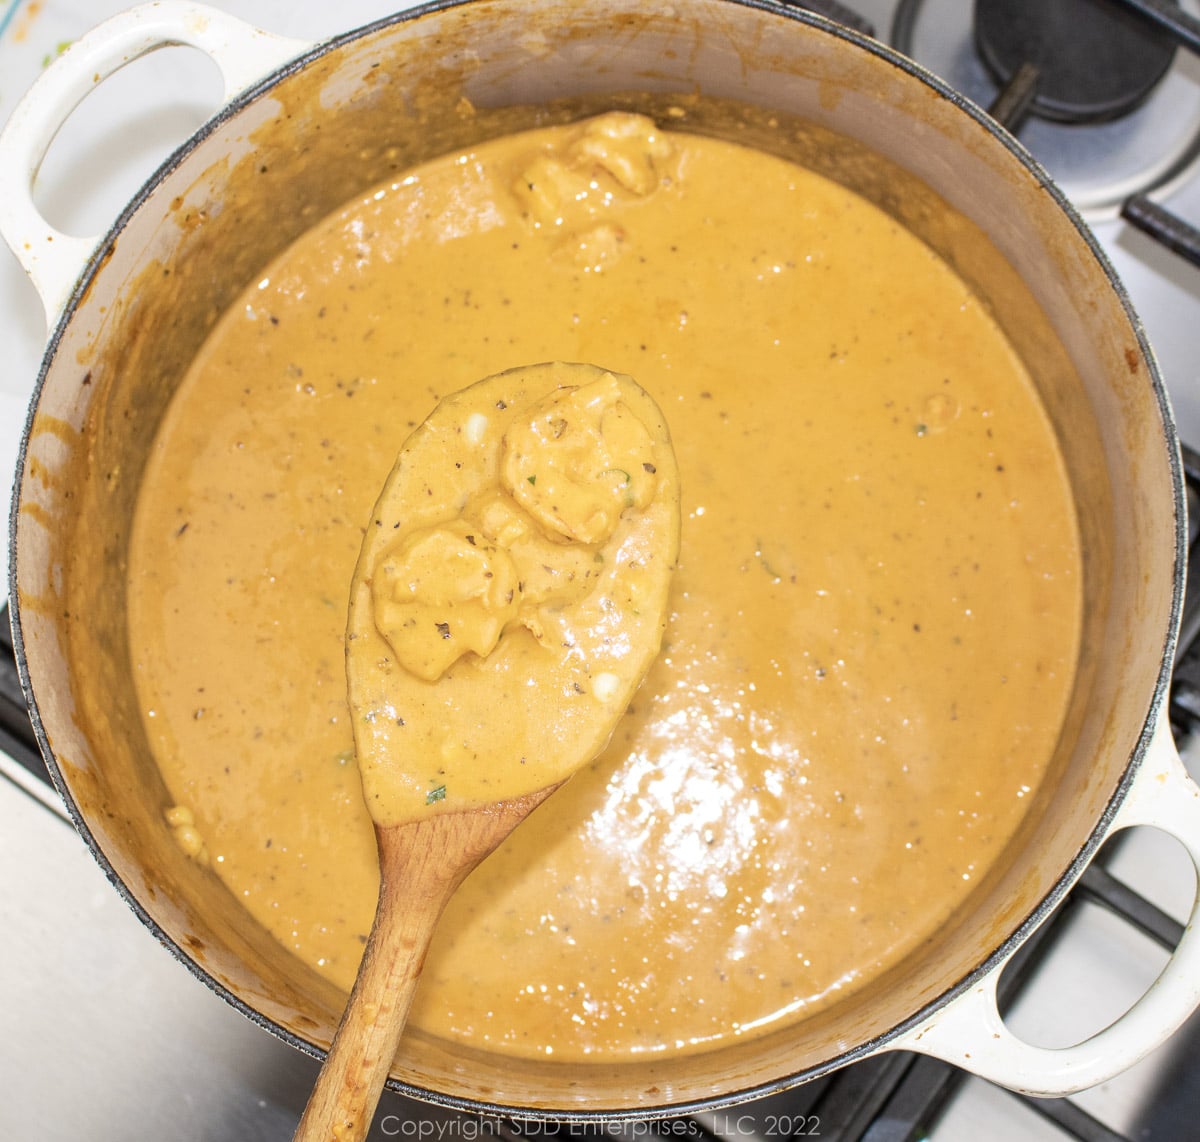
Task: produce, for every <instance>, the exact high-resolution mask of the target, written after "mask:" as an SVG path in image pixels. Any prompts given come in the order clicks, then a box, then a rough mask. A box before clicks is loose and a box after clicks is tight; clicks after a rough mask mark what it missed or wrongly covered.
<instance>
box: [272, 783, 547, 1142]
mask: <svg viewBox="0 0 1200 1142" xmlns="http://www.w3.org/2000/svg"><path fill="white" fill-rule="evenodd" d="M557 788H558V786H557V785H552V786H549V787H548V788H546V789H539V790H538V791H537V792H535V793H530V794H527V795H526V796H524V797H518V798H514V799H513V800H511V801H497V802H495V803H494V804H492V805H488V806H485V807H484V808H482V809H478V810H475V811H471V812H463V813H447V814H438V815H436V816H433V817H429V818H426V819H424V820H420V821H415V822H410V823H407V824H403V825H395V826H390V827H384V826H379V825H376V827H375V839H376V841H377V843H378V845H379V873H380V880H379V903H378V905H377V907H376V909H375V923H374V924H373V926H372V928H371V936H370V939H369V940H368V941H367V946H366V949H365V950H364V952H363V959H362V964H361V965H360V966H359V969H358V978H357V979H356V980H355V981H354V990H353V991H352V992H351V993H350V1001H349V1003H347V1005H346V1010H345V1012H344V1014H343V1015H342V1022H341V1024H340V1025H339V1026H338V1029H337V1034H336V1035H334V1037H333V1043H332V1045H331V1046H330V1048H329V1054H328V1056H327V1057H326V1059H325V1065H324V1066H323V1067H322V1068H321V1073H320V1074H319V1075H318V1076H317V1081H316V1085H315V1086H314V1087H313V1092H312V1094H311V1096H310V1097H309V1100H308V1106H307V1107H305V1110H304V1114H303V1116H302V1117H301V1119H300V1124H299V1126H297V1128H296V1133H295V1134H294V1135H293V1142H362V1139H363V1138H365V1137H366V1135H367V1130H368V1128H369V1127H370V1125H371V1119H372V1118H373V1117H374V1115H375V1106H376V1104H377V1103H378V1101H379V1096H380V1094H381V1093H382V1092H383V1084H384V1083H385V1082H387V1077H388V1071H389V1070H390V1069H391V1065H392V1060H393V1059H394V1058H395V1056H396V1048H397V1047H398V1046H399V1045H400V1037H401V1035H403V1033H404V1024H405V1021H406V1020H407V1018H408V1009H409V1007H410V1006H411V1005H412V999H413V992H414V991H416V988H417V983H418V981H419V980H420V978H421V968H422V967H423V966H424V964H425V953H426V952H427V951H428V950H429V944H430V941H431V940H432V938H433V930H434V927H435V925H436V924H437V922H438V919H439V918H440V917H441V914H442V910H443V909H444V908H445V907H446V904H447V903H448V902H449V900H450V897H451V896H453V895H454V892H455V890H456V889H457V888H458V886H459V885H460V884H461V883H462V882H463V880H464V879H465V878H466V876H467V874H468V873H469V872H470V871H471V870H472V869H473V868H474V867H475V866H476V865H477V864H478V863H479V862H480V861H481V860H483V858H484V857H485V856H487V855H488V853H490V852H491V851H492V850H493V849H494V848H495V847H496V846H497V845H498V844H499V843H500V842H501V841H502V840H504V838H505V837H506V836H508V834H509V833H511V832H512V830H513V829H514V828H516V826H517V825H518V824H520V822H521V821H522V820H523V819H524V818H525V817H526V816H527V815H528V814H529V813H530V812H532V810H533V809H534V808H536V807H537V806H538V805H540V804H541V803H542V801H544V800H545V799H546V798H547V797H548V796H549V795H550V794H551V793H552V792H554V790H555V789H557Z"/></svg>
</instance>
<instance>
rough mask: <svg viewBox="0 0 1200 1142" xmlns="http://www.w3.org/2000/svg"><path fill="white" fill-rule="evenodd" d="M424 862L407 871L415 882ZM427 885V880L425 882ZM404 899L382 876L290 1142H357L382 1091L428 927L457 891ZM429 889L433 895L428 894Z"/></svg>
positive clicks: (422, 892)
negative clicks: (370, 921)
mask: <svg viewBox="0 0 1200 1142" xmlns="http://www.w3.org/2000/svg"><path fill="white" fill-rule="evenodd" d="M429 867H430V866H429V865H426V864H417V865H416V866H415V867H414V868H413V869H412V870H411V871H412V872H413V873H416V874H417V878H418V879H419V876H420V872H421V870H422V869H427V868H429ZM430 879H432V878H430ZM404 887H405V892H404V893H403V894H400V893H397V892H395V891H393V890H391V887H390V885H389V883H388V878H387V877H386V875H385V879H384V883H383V885H381V888H380V893H379V906H378V908H377V910H376V913H375V923H374V925H373V927H372V929H371V937H370V939H369V940H368V942H367V946H366V949H365V951H364V953H363V960H362V965H361V966H360V968H359V972H358V978H357V979H356V980H355V984H354V990H353V992H352V993H351V996H350V1002H349V1003H348V1004H347V1007H346V1011H345V1014H344V1015H343V1017H342V1022H341V1024H340V1026H339V1027H338V1030H337V1034H336V1035H335V1036H334V1040H333V1044H332V1046H331V1047H330V1048H329V1055H328V1057H327V1058H326V1061H325V1065H324V1066H323V1067H322V1068H321V1073H320V1074H319V1075H318V1077H317V1082H316V1085H315V1086H314V1087H313V1091H312V1094H311V1095H310V1097H309V1101H308V1106H307V1107H306V1108H305V1111H304V1114H303V1116H302V1117H301V1119H300V1124H299V1126H298V1127H297V1128H296V1133H295V1136H294V1140H295V1142H332V1140H333V1139H336V1140H337V1142H360V1140H361V1139H363V1138H365V1137H366V1135H367V1130H368V1129H369V1127H370V1125H371V1119H372V1117H373V1116H374V1113H375V1106H376V1104H377V1103H378V1101H379V1096H380V1095H381V1094H382V1092H383V1085H384V1083H385V1082H386V1081H387V1077H388V1072H389V1070H390V1069H391V1065H392V1060H393V1059H394V1058H395V1056H396V1048H397V1047H398V1046H399V1044H400V1038H401V1036H402V1035H403V1033H404V1025H405V1022H406V1020H407V1018H408V1009H409V1007H410V1006H411V1005H412V998H413V993H414V992H415V991H416V989H417V983H418V982H419V980H420V978H421V968H422V966H423V965H424V962H425V953H426V951H427V950H428V948H429V943H430V940H431V939H432V936H433V931H434V926H435V925H436V923H437V920H438V917H439V916H440V915H441V912H442V909H443V908H444V907H445V904H446V901H447V900H448V899H449V898H450V895H451V894H452V892H453V891H454V887H455V885H449V886H446V887H445V891H444V892H441V891H439V889H440V888H441V887H442V886H441V885H437V884H435V885H432V886H427V885H422V884H420V883H415V882H414V880H413V879H410V880H409V881H408V882H407V883H406V884H405V886H404ZM430 887H432V889H433V891H428V890H427V889H428V888H430Z"/></svg>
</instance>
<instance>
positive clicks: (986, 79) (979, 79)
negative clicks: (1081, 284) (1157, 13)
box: [891, 0, 1200, 220]
mask: <svg viewBox="0 0 1200 1142" xmlns="http://www.w3.org/2000/svg"><path fill="white" fill-rule="evenodd" d="M1182 8H1183V10H1185V11H1186V12H1188V13H1189V14H1191V13H1195V12H1196V11H1197V10H1200V0H1184V3H1183V5H1182ZM973 12H974V15H975V18H976V21H977V22H974V23H973V21H972V13H973ZM1114 32H1115V36H1114V35H1113V33H1114ZM1106 37H1107V38H1106ZM891 40H892V43H893V45H894V46H895V47H896V48H898V49H899V50H900V51H902V52H904V53H905V54H907V55H909V56H911V57H912V58H913V59H915V60H916V61H917V62H919V63H921V64H922V65H924V66H925V67H927V68H929V70H930V71H932V72H934V73H936V74H937V75H940V76H941V77H942V78H943V79H944V80H946V82H947V83H949V85H950V86H951V87H953V88H955V89H956V90H957V91H959V92H961V93H962V94H963V95H965V96H966V97H967V98H969V99H971V100H973V101H974V102H975V103H978V104H979V105H980V106H981V107H984V108H988V107H992V106H993V105H994V104H995V102H996V100H997V98H998V96H1000V94H1001V93H1002V90H1003V88H1004V85H1005V84H1006V83H1007V82H1008V81H1009V80H1010V79H1011V78H1012V77H1013V76H1014V75H1016V74H1017V73H1018V72H1019V71H1020V70H1021V69H1022V68H1023V65H1024V66H1025V70H1026V71H1028V70H1029V67H1032V69H1033V70H1034V71H1035V72H1036V84H1035V86H1034V96H1033V102H1032V105H1031V109H1032V110H1033V112H1034V114H1032V115H1030V116H1029V117H1028V118H1026V119H1025V121H1024V122H1023V123H1021V124H1018V125H1017V126H1016V132H1017V134H1018V135H1019V137H1020V139H1021V142H1022V143H1024V144H1025V146H1027V147H1028V148H1029V150H1030V151H1031V152H1032V153H1033V155H1034V156H1035V158H1037V159H1038V160H1039V161H1040V162H1041V163H1042V165H1043V166H1045V167H1046V169H1047V170H1048V171H1049V173H1050V175H1051V177H1052V178H1053V179H1054V181H1055V182H1056V183H1057V184H1058V185H1059V186H1060V187H1061V188H1062V190H1063V191H1064V193H1065V194H1066V195H1067V197H1068V198H1070V199H1071V201H1072V202H1073V203H1074V205H1075V206H1076V207H1077V208H1079V209H1080V210H1081V211H1082V212H1083V213H1084V215H1085V216H1087V217H1089V218H1091V219H1093V220H1095V219H1097V218H1104V217H1112V216H1115V214H1116V213H1117V210H1118V208H1119V206H1120V204H1121V203H1122V202H1124V201H1125V200H1126V199H1127V198H1129V197H1130V196H1131V195H1134V194H1139V193H1144V192H1146V191H1149V190H1153V189H1155V188H1157V187H1161V186H1163V185H1164V184H1166V183H1168V182H1170V181H1171V180H1172V179H1173V178H1174V177H1175V176H1176V175H1177V174H1179V172H1181V171H1182V170H1183V169H1184V168H1186V167H1187V166H1189V164H1191V163H1192V161H1193V160H1194V159H1196V158H1197V157H1198V156H1200V59H1198V58H1197V57H1196V56H1195V55H1194V54H1193V53H1191V52H1178V51H1175V50H1174V47H1173V43H1174V41H1173V40H1172V39H1171V37H1170V36H1168V35H1165V34H1164V33H1163V32H1162V31H1161V30H1160V29H1159V28H1157V27H1156V26H1155V25H1154V24H1153V23H1151V22H1150V21H1148V20H1147V19H1146V18H1145V17H1144V16H1142V15H1138V14H1135V13H1133V12H1131V11H1128V10H1127V9H1126V7H1125V6H1124V5H1123V4H1121V3H1118V2H1116V0H976V3H975V4H973V5H967V4H964V3H962V0H901V3H900V4H899V5H898V6H897V9H896V15H895V21H894V23H893V26H892V35H891ZM1068 117H1073V121H1070V122H1068V121H1066V120H1067V119H1068Z"/></svg>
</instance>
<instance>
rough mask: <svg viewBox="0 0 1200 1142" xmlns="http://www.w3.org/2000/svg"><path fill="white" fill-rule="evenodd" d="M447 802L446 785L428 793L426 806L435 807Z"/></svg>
mask: <svg viewBox="0 0 1200 1142" xmlns="http://www.w3.org/2000/svg"><path fill="white" fill-rule="evenodd" d="M445 800H446V787H445V786H444V785H439V786H438V787H437V788H436V789H431V790H430V791H429V792H428V793H426V794H425V804H426V805H435V804H437V802H439V801H445Z"/></svg>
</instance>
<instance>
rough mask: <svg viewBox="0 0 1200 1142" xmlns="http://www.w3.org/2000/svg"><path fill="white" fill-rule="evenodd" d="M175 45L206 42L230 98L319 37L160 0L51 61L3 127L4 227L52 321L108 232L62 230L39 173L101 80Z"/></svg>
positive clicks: (203, 47)
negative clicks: (37, 198) (51, 216)
mask: <svg viewBox="0 0 1200 1142" xmlns="http://www.w3.org/2000/svg"><path fill="white" fill-rule="evenodd" d="M170 46H189V47H194V48H198V49H199V50H200V51H202V52H204V53H205V54H206V55H207V56H208V57H209V58H210V59H212V61H213V62H214V63H215V64H216V65H217V67H218V69H219V70H220V72H221V76H222V78H223V80H224V84H225V94H224V101H225V102H229V100H231V99H232V98H233V97H234V96H235V95H237V94H239V93H240V92H242V91H245V90H246V89H247V88H249V87H251V86H252V85H253V84H254V83H256V82H258V81H259V80H262V79H264V78H265V77H266V76H268V75H270V74H271V73H272V72H274V71H275V70H276V69H278V68H279V67H281V66H283V64H285V63H287V62H289V61H291V60H294V59H296V58H297V57H299V56H301V55H303V54H304V53H305V52H307V51H308V50H309V49H310V48H311V47H312V46H313V45H312V44H311V43H309V42H308V41H306V40H294V39H289V38H287V37H284V36H276V35H272V34H270V33H268V32H263V31H260V30H259V29H257V28H255V27H253V26H252V25H250V24H247V23H245V22H244V21H242V20H238V19H236V18H234V17H232V16H230V15H228V14H227V13H225V12H220V11H218V10H217V9H215V8H210V7H207V6H205V5H203V4H196V3H191V2H189V0H158V2H157V3H151V4H144V5H142V6H141V7H137V8H132V9H130V10H129V11H126V12H122V13H120V14H118V15H116V16H113V17H112V18H111V19H109V20H106V21H105V22H104V23H102V24H99V25H97V26H96V27H95V28H93V29H92V30H91V31H89V32H87V33H86V34H85V35H83V36H82V37H80V38H79V39H78V40H76V41H75V42H74V43H73V44H71V45H70V47H68V48H67V49H66V50H65V51H63V53H62V54H61V55H60V56H59V57H58V58H57V59H55V60H54V62H53V63H51V64H50V66H49V67H47V68H46V70H45V71H44V72H42V74H41V75H40V76H39V77H38V79H37V80H36V81H35V82H34V84H33V86H32V87H30V89H29V91H28V92H26V94H25V96H24V97H23V98H22V100H21V101H20V103H18V104H17V106H16V107H15V108H14V109H13V113H12V116H11V117H10V118H9V121H8V123H7V124H6V125H5V128H4V131H3V133H0V235H3V237H4V240H5V241H6V242H7V243H8V245H9V247H10V248H11V249H12V251H13V253H14V254H15V255H16V256H17V260H18V261H19V262H20V263H21V266H22V268H23V269H24V270H25V272H26V274H28V276H29V278H30V280H31V281H32V282H33V285H34V288H35V289H36V290H37V291H38V294H39V295H40V297H41V299H42V304H43V306H44V307H45V310H46V320H47V323H48V325H50V326H53V324H54V323H55V321H56V320H57V319H58V316H59V314H60V313H61V312H62V310H63V309H64V308H65V306H66V304H67V302H68V301H69V299H70V296H71V291H72V289H73V288H74V285H75V282H76V281H77V280H78V278H79V276H80V274H81V273H82V271H83V269H84V267H85V266H86V265H87V263H88V260H89V259H90V258H91V257H92V255H93V254H94V253H95V251H96V248H97V246H98V245H99V244H100V241H101V235H95V236H92V237H87V238H80V237H75V236H73V235H69V234H64V233H62V232H61V231H59V230H56V229H55V228H54V227H53V226H51V225H50V224H49V223H48V222H47V221H46V220H45V219H44V218H43V217H42V215H41V213H40V212H39V211H38V209H37V207H36V205H35V204H34V201H33V193H32V192H33V182H34V179H35V178H36V176H37V172H38V168H39V167H40V166H41V164H42V160H43V159H44V158H45V156H46V151H47V150H48V149H49V147H50V144H51V142H52V141H53V139H54V136H55V135H56V134H57V133H58V131H59V129H60V128H61V127H62V125H63V124H64V123H65V122H66V121H67V118H68V117H69V116H70V114H71V112H72V111H74V110H75V108H76V107H77V106H78V105H79V104H80V103H81V102H82V101H83V99H84V97H85V96H86V95H87V94H88V93H89V92H90V91H92V90H93V89H94V88H95V87H96V85H97V84H99V83H100V82H101V81H102V80H104V79H107V78H108V77H109V76H110V75H112V74H113V73H114V72H116V71H119V70H120V69H121V68H122V67H124V66H125V65H126V64H128V63H131V62H132V61H133V60H135V59H138V58H139V57H141V56H144V55H146V54H147V53H149V52H152V51H154V50H155V49H157V48H162V47H170Z"/></svg>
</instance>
